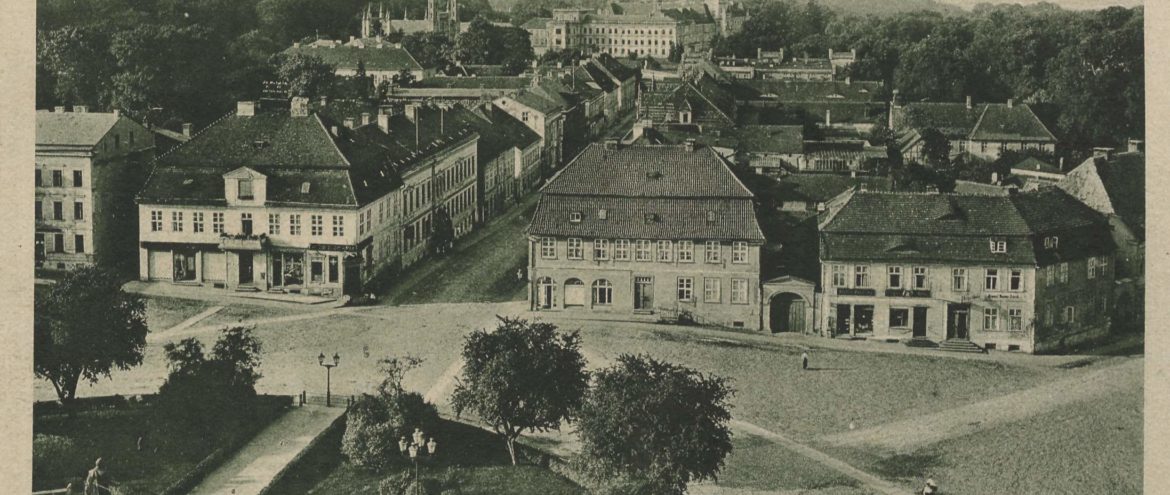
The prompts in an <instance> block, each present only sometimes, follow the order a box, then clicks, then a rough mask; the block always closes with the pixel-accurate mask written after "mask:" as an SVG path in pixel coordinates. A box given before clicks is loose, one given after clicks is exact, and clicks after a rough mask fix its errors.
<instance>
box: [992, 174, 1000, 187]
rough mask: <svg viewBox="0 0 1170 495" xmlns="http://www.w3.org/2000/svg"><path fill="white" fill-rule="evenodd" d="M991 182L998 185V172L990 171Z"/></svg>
mask: <svg viewBox="0 0 1170 495" xmlns="http://www.w3.org/2000/svg"><path fill="white" fill-rule="evenodd" d="M991 183H992V184H995V185H997V186H998V185H999V172H992V173H991Z"/></svg>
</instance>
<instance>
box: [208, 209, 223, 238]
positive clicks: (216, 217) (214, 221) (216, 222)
mask: <svg viewBox="0 0 1170 495" xmlns="http://www.w3.org/2000/svg"><path fill="white" fill-rule="evenodd" d="M223 229H224V227H223V212H222V211H213V212H211V231H212V232H213V233H216V234H222V233H224V230H223Z"/></svg>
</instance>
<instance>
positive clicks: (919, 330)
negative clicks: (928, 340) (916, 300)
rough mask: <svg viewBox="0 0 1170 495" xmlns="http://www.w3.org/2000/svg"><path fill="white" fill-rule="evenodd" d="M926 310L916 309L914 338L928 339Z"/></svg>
mask: <svg viewBox="0 0 1170 495" xmlns="http://www.w3.org/2000/svg"><path fill="white" fill-rule="evenodd" d="M926 310H927V308H914V337H916V338H919V337H926Z"/></svg>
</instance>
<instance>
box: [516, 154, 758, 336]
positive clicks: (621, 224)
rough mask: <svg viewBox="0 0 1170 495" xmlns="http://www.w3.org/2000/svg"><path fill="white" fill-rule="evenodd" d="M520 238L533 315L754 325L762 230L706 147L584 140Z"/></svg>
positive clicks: (743, 193) (748, 201) (746, 196)
mask: <svg viewBox="0 0 1170 495" xmlns="http://www.w3.org/2000/svg"><path fill="white" fill-rule="evenodd" d="M528 236H529V246H528V249H529V251H528V259H529V262H528V273H529V283H530V291H529V295H530V302H531V306H532V309H534V310H537V311H580V312H598V313H613V314H620V315H629V316H630V317H631V318H641V316H638V315H647V316H645V317H646V318H667V319H673V318H680V319H687V318H690V319H693V320H694V321H698V322H701V323H707V324H714V325H723V326H728V327H742V328H751V329H757V328H759V325H760V301H759V287H760V280H759V277H760V246H761V245H762V244H763V243H764V235H763V233H762V232H761V230H760V227H759V224H758V223H757V222H756V216H755V211H754V207H753V203H752V194H751V192H749V191H748V190H747V188H746V187H744V185H743V184H742V183H740V182H739V180H738V179H736V177H735V175H733V174H732V173H731V170H730V169H729V168H728V166H727V163H726V162H725V161H724V160H723V159H722V158H720V157H719V156H718V155H717V154H715V153H714V152H713V151H712V150H711V149H710V148H707V147H699V146H696V145H695V144H694V143H693V142H691V143H688V144H686V145H682V146H675V145H668V146H645V145H638V146H623V145H620V144H619V143H618V142H617V141H616V140H610V141H606V142H605V144H599V143H595V144H593V145H590V146H589V147H588V148H586V149H585V151H583V152H582V153H581V154H580V155H578V156H577V158H575V159H574V160H573V161H572V162H571V163H570V164H569V165H567V166H566V167H565V169H564V170H562V171H561V172H560V173H559V174H558V175H557V176H556V177H555V178H554V179H553V180H551V181H550V182H549V183H548V184H547V185H546V186H545V187H544V188H543V189H542V190H541V198H540V202H539V204H538V205H537V209H536V212H535V213H534V214H533V218H532V223H531V225H530V226H529V228H528Z"/></svg>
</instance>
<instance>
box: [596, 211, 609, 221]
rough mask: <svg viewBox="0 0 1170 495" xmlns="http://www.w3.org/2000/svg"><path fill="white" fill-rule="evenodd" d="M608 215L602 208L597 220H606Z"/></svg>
mask: <svg viewBox="0 0 1170 495" xmlns="http://www.w3.org/2000/svg"><path fill="white" fill-rule="evenodd" d="M606 214H607V212H606V211H605V208H602V209H600V210H597V218H598V219H599V220H605V216H606Z"/></svg>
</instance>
